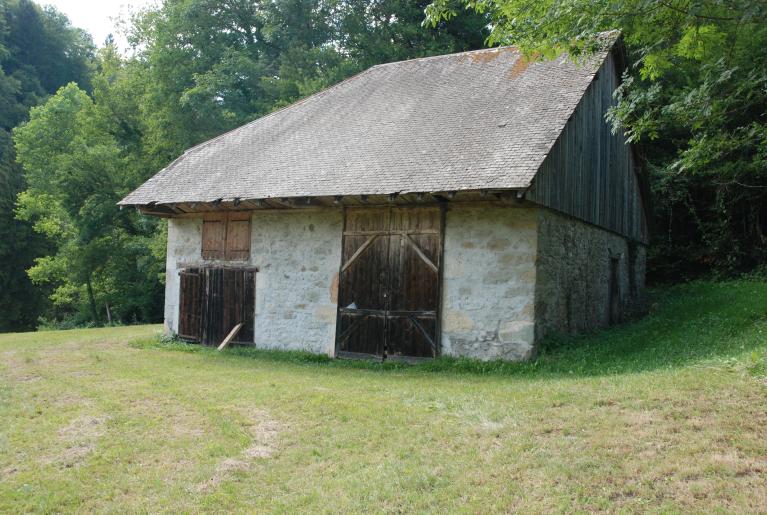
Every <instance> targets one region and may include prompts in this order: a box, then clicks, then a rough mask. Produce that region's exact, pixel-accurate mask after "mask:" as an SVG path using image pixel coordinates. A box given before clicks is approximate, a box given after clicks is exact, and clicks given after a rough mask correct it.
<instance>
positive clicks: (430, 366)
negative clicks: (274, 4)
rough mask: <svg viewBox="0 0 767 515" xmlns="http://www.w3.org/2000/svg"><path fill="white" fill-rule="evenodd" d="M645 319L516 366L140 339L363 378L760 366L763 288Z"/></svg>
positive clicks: (680, 296)
mask: <svg viewBox="0 0 767 515" xmlns="http://www.w3.org/2000/svg"><path fill="white" fill-rule="evenodd" d="M650 299H651V300H650V302H651V304H652V308H651V313H650V314H649V315H648V316H647V317H645V318H643V319H641V320H639V321H636V322H633V323H630V324H626V325H622V326H618V327H613V328H610V329H606V330H603V331H600V332H597V333H593V334H588V335H580V336H560V337H556V338H551V339H549V340H547V341H545V342H544V343H543V344H542V350H541V352H540V353H539V356H538V358H537V359H535V360H533V361H529V362H524V363H509V362H504V361H478V360H472V359H464V358H447V357H444V358H439V359H436V360H433V361H428V362H423V363H419V364H415V365H409V364H404V363H397V362H387V363H379V362H374V361H364V360H334V359H330V358H328V357H327V356H318V355H315V354H310V353H306V352H286V351H269V350H260V349H256V348H252V347H234V348H232V349H229V350H227V351H226V354H224V355H222V354H218V353H217V351H216V350H215V349H213V348H209V347H202V346H200V345H194V344H186V343H183V342H178V341H173V342H164V343H163V342H158V341H156V340H151V341H149V340H147V341H142V342H137V343H135V344H134V345H136V346H150V347H159V348H165V349H174V350H182V351H187V352H196V353H204V354H209V355H216V356H218V357H221V358H227V359H229V358H230V357H233V358H234V359H240V358H251V359H257V360H263V361H273V362H283V363H293V364H300V365H303V366H312V367H323V368H351V369H361V370H371V371H379V372H386V371H407V372H409V373H418V372H430V373H434V372H441V373H457V374H476V375H515V376H531V377H541V376H566V377H573V376H597V375H610V374H625V373H634V372H644V371H650V370H658V369H669V368H677V367H681V366H686V365H691V364H695V363H699V362H701V361H706V360H712V359H734V358H738V357H740V356H743V355H744V354H746V353H749V352H751V354H752V355H754V356H757V358H752V359H756V362H758V363H757V366H758V367H762V366H763V363H762V362H763V361H765V360H767V283H766V282H759V281H747V280H740V281H727V282H702V281H699V282H694V283H689V284H683V285H677V286H672V287H666V288H663V289H658V290H654V291H651V292H650Z"/></svg>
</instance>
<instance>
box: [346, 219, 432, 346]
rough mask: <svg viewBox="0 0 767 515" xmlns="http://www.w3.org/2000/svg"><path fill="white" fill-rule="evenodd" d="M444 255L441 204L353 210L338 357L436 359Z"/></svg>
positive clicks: (348, 239)
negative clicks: (441, 270) (368, 356)
mask: <svg viewBox="0 0 767 515" xmlns="http://www.w3.org/2000/svg"><path fill="white" fill-rule="evenodd" d="M441 254H442V211H441V209H440V208H438V207H434V208H394V207H392V208H360V209H348V210H347V211H346V216H345V223H344V237H343V249H342V266H341V273H340V277H339V295H338V301H339V308H338V330H337V332H336V335H337V336H336V346H337V351H338V353H339V355H357V354H360V355H373V356H377V357H381V358H383V357H389V358H394V357H419V358H424V357H435V356H437V354H438V352H439V348H438V345H437V341H438V340H437V339H438V331H439V327H438V322H437V321H438V320H439V318H438V311H439V287H440V266H441V258H442V256H441Z"/></svg>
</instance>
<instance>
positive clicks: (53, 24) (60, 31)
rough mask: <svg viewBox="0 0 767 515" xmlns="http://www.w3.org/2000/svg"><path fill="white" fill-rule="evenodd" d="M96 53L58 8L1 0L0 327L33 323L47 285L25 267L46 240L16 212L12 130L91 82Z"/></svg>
mask: <svg viewBox="0 0 767 515" xmlns="http://www.w3.org/2000/svg"><path fill="white" fill-rule="evenodd" d="M91 54H92V45H91V44H90V41H89V39H88V37H87V35H85V34H84V33H83V32H82V31H80V30H79V29H74V28H73V27H71V25H70V24H69V21H68V20H67V19H66V18H65V17H64V16H63V15H61V14H60V13H58V12H57V11H55V10H54V9H52V8H46V9H45V10H42V9H40V8H39V7H38V6H37V5H35V4H34V3H32V2H30V1H28V0H9V1H6V2H2V3H0V261H1V262H2V263H3V266H2V267H0V306H2V309H0V331H7V330H24V329H32V328H34V327H35V326H36V324H37V318H38V316H40V314H42V313H43V311H44V309H45V306H46V304H45V297H46V292H45V290H44V289H40V288H35V287H33V286H32V284H31V283H30V281H29V278H28V276H27V273H26V269H27V268H29V267H30V266H31V265H32V263H33V259H34V257H35V256H40V255H43V254H45V253H46V252H47V251H48V244H47V242H46V240H45V238H44V237H43V236H42V235H40V234H36V233H34V232H33V230H32V227H31V225H30V224H29V223H28V222H25V221H22V220H17V219H16V218H15V216H14V204H15V201H16V196H17V195H18V193H19V192H20V191H22V190H23V189H24V187H25V182H24V177H23V175H22V173H21V168H20V166H19V165H18V163H16V160H15V155H14V151H13V144H12V140H11V132H10V131H11V129H12V128H13V127H15V126H16V125H18V124H19V123H21V122H22V121H24V120H25V119H26V117H27V113H28V112H29V108H30V107H31V106H33V105H36V104H38V103H40V102H42V101H43V100H44V99H45V97H46V96H47V95H49V94H51V93H53V92H54V91H55V90H56V89H57V88H58V87H59V86H61V85H62V84H64V83H66V82H68V81H70V80H75V81H79V82H80V83H82V84H83V85H85V86H87V85H88V77H89V74H90V64H89V60H90V58H91Z"/></svg>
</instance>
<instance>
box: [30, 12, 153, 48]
mask: <svg viewBox="0 0 767 515" xmlns="http://www.w3.org/2000/svg"><path fill="white" fill-rule="evenodd" d="M37 2H38V3H39V4H41V5H52V6H54V7H56V9H58V10H59V11H61V12H63V13H64V14H66V15H67V17H68V18H69V21H70V22H72V25H74V26H75V27H80V28H81V29H85V30H87V31H88V32H90V34H91V36H93V42H94V43H96V45H97V46H102V45H103V44H104V40H105V39H106V37H107V35H108V34H110V33H111V34H112V35H113V36H114V38H115V42H116V43H117V46H118V48H119V49H120V50H123V51H124V50H125V49H126V48H127V46H128V43H127V41H126V40H125V35H123V34H120V33H119V31H118V29H117V27H116V24H117V20H116V18H118V17H120V16H124V17H125V18H126V19H127V15H128V14H129V13H130V12H131V11H135V10H138V9H140V8H142V7H145V6H147V5H154V4H155V3H156V2H155V1H154V0H37Z"/></svg>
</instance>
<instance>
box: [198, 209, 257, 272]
mask: <svg viewBox="0 0 767 515" xmlns="http://www.w3.org/2000/svg"><path fill="white" fill-rule="evenodd" d="M250 216H251V215H250V213H249V212H242V211H234V212H229V213H227V212H220V213H211V214H206V215H205V216H204V217H203V222H202V257H203V259H226V260H232V261H242V260H247V259H248V258H249V257H250Z"/></svg>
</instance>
